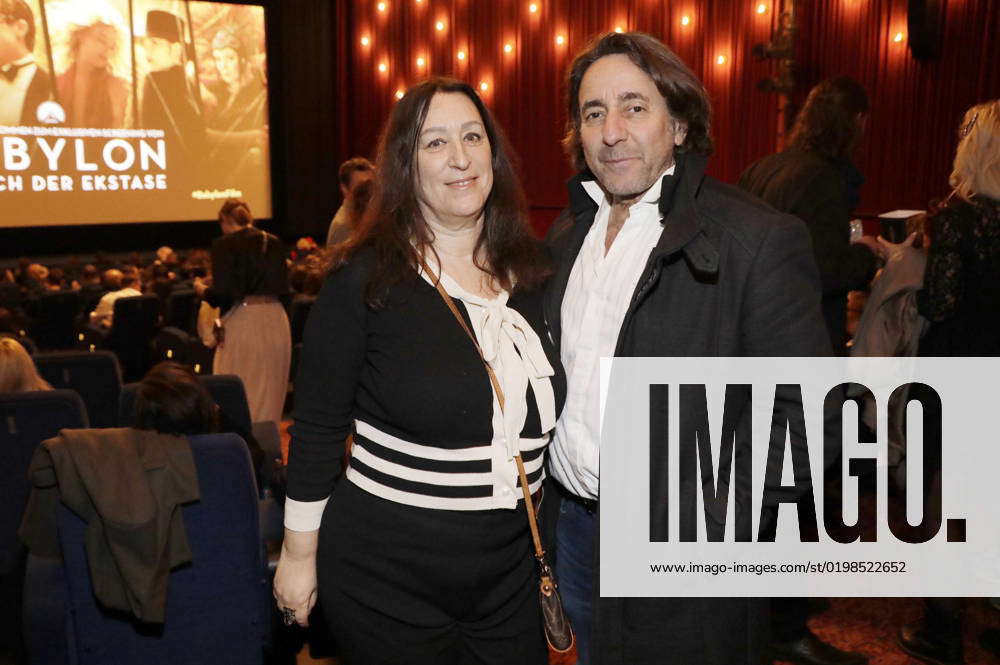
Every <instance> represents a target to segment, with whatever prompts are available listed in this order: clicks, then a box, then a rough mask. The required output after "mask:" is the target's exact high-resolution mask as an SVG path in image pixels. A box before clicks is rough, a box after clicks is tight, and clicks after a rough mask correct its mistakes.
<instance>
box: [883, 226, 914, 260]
mask: <svg viewBox="0 0 1000 665" xmlns="http://www.w3.org/2000/svg"><path fill="white" fill-rule="evenodd" d="M916 239H917V232H916V231H914V232H913V233H911V234H910V235H908V236H906V240H904V241H903V242H899V243H895V242H889V241H888V240H886V239H885V238H883V237H882V236H879V237H878V243H879V245H881V246H882V251H881V256H882V259H883V260H885V261H886V262H888V261H892V260H894V259H895V258H896V257H898V256H900V255H902V254H903V253H904V252H906V251H907V250H909V249H911V248H912V247H913V243H914V241H915V240H916Z"/></svg>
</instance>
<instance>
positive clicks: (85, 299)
mask: <svg viewBox="0 0 1000 665" xmlns="http://www.w3.org/2000/svg"><path fill="white" fill-rule="evenodd" d="M105 293H107V290H106V289H105V288H104V285H103V284H102V283H101V275H100V273H99V272H97V268H96V267H95V266H94V265H93V264H90V263H88V264H87V265H85V266H83V270H81V271H80V303H81V305H82V306H83V313H84V314H86V315H87V316H88V317H89V316H90V313H91V312H92V311H94V308H95V307H97V303H99V302H100V301H101V297H103V296H104V294H105Z"/></svg>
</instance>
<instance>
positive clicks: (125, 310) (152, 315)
mask: <svg viewBox="0 0 1000 665" xmlns="http://www.w3.org/2000/svg"><path fill="white" fill-rule="evenodd" d="M159 319H160V299H159V298H158V297H157V296H155V295H153V294H149V295H144V296H131V297H129V298H119V299H118V300H116V301H115V310H114V318H113V319H112V323H111V330H110V331H109V332H108V337H107V339H106V340H105V341H104V345H105V346H106V347H107V348H109V349H111V350H112V351H114V352H115V354H116V355H117V356H118V361H119V362H120V363H121V366H122V374H123V375H124V376H125V380H126V381H137V380H138V379H141V378H142V375H143V374H145V373H146V370H147V369H148V364H149V355H150V354H149V349H150V346H151V344H152V341H153V336H154V335H155V334H156V326H157V323H158V322H159Z"/></svg>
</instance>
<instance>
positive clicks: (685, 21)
mask: <svg viewBox="0 0 1000 665" xmlns="http://www.w3.org/2000/svg"><path fill="white" fill-rule="evenodd" d="M690 24H691V17H690V16H688V15H687V14H685V15H684V16H682V17H681V25H690Z"/></svg>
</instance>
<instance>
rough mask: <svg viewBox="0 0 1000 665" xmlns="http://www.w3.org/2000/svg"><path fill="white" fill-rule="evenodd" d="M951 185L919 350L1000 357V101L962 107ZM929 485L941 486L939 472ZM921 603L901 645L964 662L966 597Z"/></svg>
mask: <svg viewBox="0 0 1000 665" xmlns="http://www.w3.org/2000/svg"><path fill="white" fill-rule="evenodd" d="M949 184H951V186H952V188H953V189H952V192H951V194H950V195H949V196H948V198H947V199H945V201H944V203H943V204H942V205H940V206H938V208H937V210H935V211H934V212H932V213H931V214H930V215H929V217H928V224H929V226H930V237H931V245H930V250H929V251H928V254H927V268H926V270H925V272H924V287H923V289H921V290H920V291H919V292H918V293H917V310H918V311H919V312H920V314H921V315H922V316H923V317H924V318H926V319H927V320H928V321H929V322H930V327H929V329H928V330H927V332H926V333H925V335H924V337H923V338H922V339H921V340H920V348H919V354H920V355H922V356H974V357H979V356H1000V99H994V100H991V101H988V102H985V103H982V104H977V105H976V106H973V107H972V108H970V109H969V110H968V111H966V112H965V116H964V118H963V119H962V125H961V129H959V141H958V147H957V148H956V150H955V161H954V164H953V168H952V172H951V177H950V178H949ZM925 417H926V416H925ZM930 417H931V418H933V417H934V416H930ZM938 417H939V418H940V415H938ZM939 445H940V444H939ZM932 463H933V462H932ZM932 483H934V484H936V485H938V486H939V485H940V474H936V477H935V479H934V480H933V481H932ZM937 491H938V492H940V488H938V489H937ZM930 495H931V491H928V490H926V489H925V493H924V496H930ZM925 510H927V508H926V507H925ZM935 519H937V520H940V519H941V515H940V514H938V515H936V516H935V517H932V518H931V519H930V522H934V521H935ZM924 604H925V606H924V613H923V616H922V617H921V618H920V620H919V621H918V622H916V623H914V624H909V625H906V626H903V628H901V629H900V632H899V635H898V642H899V645H900V646H901V647H902V649H903V650H904V651H906V652H907V653H908V654H910V655H911V656H913V657H914V658H917V659H918V660H920V661H922V662H925V663H935V664H938V665H961V664H962V663H964V662H965V648H964V645H963V644H962V624H963V614H964V600H963V599H961V598H927V599H925V601H924ZM980 642H981V643H982V646H983V647H984V648H986V649H987V650H988V651H990V652H991V653H993V654H995V655H1000V631H997V630H996V629H991V630H987V631H986V632H985V633H984V634H983V635H982V636H981V637H980Z"/></svg>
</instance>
